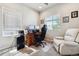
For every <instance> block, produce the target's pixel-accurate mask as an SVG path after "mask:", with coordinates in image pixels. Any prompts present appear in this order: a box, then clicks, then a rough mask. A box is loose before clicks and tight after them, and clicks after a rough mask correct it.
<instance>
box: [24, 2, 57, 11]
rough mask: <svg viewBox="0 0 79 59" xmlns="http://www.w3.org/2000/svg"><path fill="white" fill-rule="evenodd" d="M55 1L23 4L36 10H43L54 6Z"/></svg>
mask: <svg viewBox="0 0 79 59" xmlns="http://www.w3.org/2000/svg"><path fill="white" fill-rule="evenodd" d="M55 4H56V3H24V5H26V6H28V7H29V8H32V9H34V10H36V11H38V12H41V11H44V10H46V9H48V8H50V7H52V6H54V5H55Z"/></svg>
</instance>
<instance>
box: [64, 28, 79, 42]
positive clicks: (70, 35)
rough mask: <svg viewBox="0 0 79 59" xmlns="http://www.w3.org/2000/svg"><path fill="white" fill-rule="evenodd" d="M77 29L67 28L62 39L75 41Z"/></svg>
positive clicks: (78, 30)
mask: <svg viewBox="0 0 79 59" xmlns="http://www.w3.org/2000/svg"><path fill="white" fill-rule="evenodd" d="M78 32H79V29H68V30H67V31H66V33H65V36H64V40H68V41H75V39H76V37H77V34H78Z"/></svg>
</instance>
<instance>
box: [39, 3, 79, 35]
mask: <svg viewBox="0 0 79 59" xmlns="http://www.w3.org/2000/svg"><path fill="white" fill-rule="evenodd" d="M72 11H79V4H77V3H76V4H74V3H71V4H56V5H54V6H52V7H51V8H49V9H47V10H45V11H43V12H41V14H40V17H41V18H45V17H48V16H51V15H52V16H53V15H57V16H59V19H60V22H61V25H60V28H59V29H57V30H56V31H50V35H53V34H54V35H64V33H65V31H66V30H67V29H68V28H79V26H78V25H79V17H78V18H71V12H72ZM64 16H69V23H62V20H63V18H62V17H64Z"/></svg>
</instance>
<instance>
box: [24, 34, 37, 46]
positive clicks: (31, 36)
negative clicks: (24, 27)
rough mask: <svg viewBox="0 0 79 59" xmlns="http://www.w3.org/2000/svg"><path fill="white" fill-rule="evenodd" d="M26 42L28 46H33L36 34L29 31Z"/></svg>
mask: <svg viewBox="0 0 79 59" xmlns="http://www.w3.org/2000/svg"><path fill="white" fill-rule="evenodd" d="M25 38H26V40H25V44H26V45H28V46H31V45H33V44H34V43H35V38H34V34H33V33H27V34H26V35H25Z"/></svg>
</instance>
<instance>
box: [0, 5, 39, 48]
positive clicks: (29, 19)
mask: <svg viewBox="0 0 79 59" xmlns="http://www.w3.org/2000/svg"><path fill="white" fill-rule="evenodd" d="M3 7H5V8H8V9H10V10H11V11H16V12H19V13H20V14H21V16H22V20H21V21H22V23H21V24H19V25H22V28H24V27H25V26H27V25H30V24H33V25H39V23H38V20H39V14H38V13H37V12H36V11H34V10H32V9H30V8H28V7H26V6H24V5H23V4H16V3H13V4H11V3H6V4H3V3H2V4H0V49H2V48H7V47H9V46H11V45H12V44H14V45H15V43H16V39H15V37H2V26H3V25H2V21H3V20H2V10H1V9H2V8H3Z"/></svg>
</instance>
